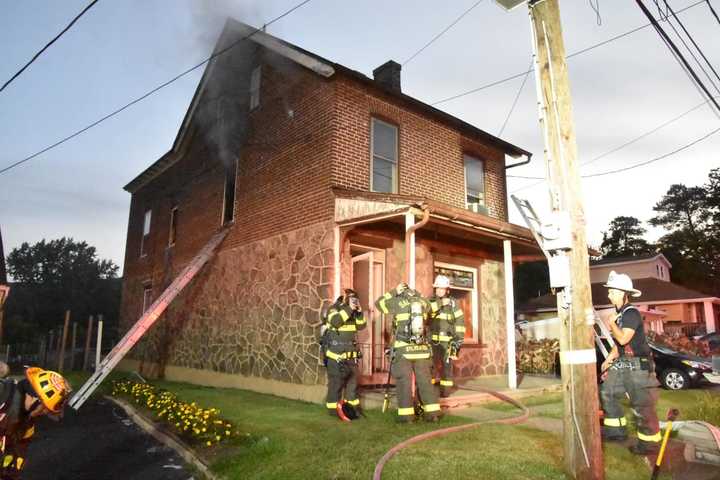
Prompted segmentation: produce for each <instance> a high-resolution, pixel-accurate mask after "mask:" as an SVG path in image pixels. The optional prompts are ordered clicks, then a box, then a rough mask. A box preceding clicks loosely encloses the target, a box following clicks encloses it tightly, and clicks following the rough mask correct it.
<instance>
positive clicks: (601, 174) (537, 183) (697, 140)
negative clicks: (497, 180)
mask: <svg viewBox="0 0 720 480" xmlns="http://www.w3.org/2000/svg"><path fill="white" fill-rule="evenodd" d="M706 103H707V102H702V103H700V104H698V105H695V106H694V107H693V108H691V109H690V110H687V111H686V112H684V113H682V114H680V115H678V116H677V117H675V118H673V119H671V120H668V121H667V122H665V123H663V124H661V125H658V126H657V127H655V128H654V129H652V130H650V131H648V132H645V133H643V134H642V135H640V136H639V137H636V138H634V139H633V140H630V141H629V142H626V143H624V144H622V145H620V146H618V147H616V148H614V149H612V150H610V151H608V152H605V153H603V154H602V155H599V156H597V157H595V158H593V159H592V160H590V161H588V162H585V163H583V164H582V166H586V165H589V164H591V163H593V162H595V161H597V160H600V159H601V158H603V157H606V156H608V155H610V154H611V153H615V152H617V151H618V150H620V149H622V148H625V147H627V146H628V145H631V144H633V143H635V142H637V141H639V140H641V139H643V138H645V137H647V136H648V135H650V134H652V133H655V132H657V131H658V130H660V129H661V128H663V127H666V126H668V125H669V124H671V123H673V122H675V121H677V120H679V119H680V118H682V117H684V116H685V115H688V114H689V113H691V112H693V111H695V110H697V109H698V108H700V107H702V106H704V105H705V104H706ZM718 131H720V127H718V128H716V129H715V130H712V131H710V132H709V133H707V134H705V135H703V136H702V137H700V138H698V139H696V140H693V141H692V142H690V143H687V144H685V145H683V146H682V147H679V148H677V149H675V150H673V151H671V152H668V153H665V154H663V155H660V156H659V157H655V158H652V159H650V160H646V161H644V162H640V163H636V164H634V165H629V166H627V167H622V168H618V169H613V170H607V171H605V172H599V173H592V174H588V175H581V178H593V177H601V176H604V175H610V174H613V173H619V172H624V171H627V170H632V169H634V168H638V167H642V166H645V165H649V164H651V163H654V162H657V161H659V160H663V159H665V158H667V157H670V156H672V155H674V154H676V153H678V152H681V151H683V150H686V149H688V148H690V147H692V146H693V145H695V144H697V143H700V142H702V141H703V140H705V139H707V138H709V137H711V136H712V135H715V134H716V133H717V132H718ZM508 178H519V179H524V180H539V181H538V182H535V183H532V184H530V185H525V186H523V187H520V188H518V189H516V190H513V192H512V193H516V192H519V191H520V190H525V189H527V188H531V187H534V186H536V185H540V184H541V183H543V182H545V181H546V178H545V177H532V176H522V175H508Z"/></svg>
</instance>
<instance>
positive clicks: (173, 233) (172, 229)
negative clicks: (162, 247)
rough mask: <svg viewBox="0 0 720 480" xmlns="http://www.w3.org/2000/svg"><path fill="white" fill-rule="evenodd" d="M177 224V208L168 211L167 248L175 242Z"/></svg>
mask: <svg viewBox="0 0 720 480" xmlns="http://www.w3.org/2000/svg"><path fill="white" fill-rule="evenodd" d="M177 222H178V207H173V208H172V209H171V210H170V238H169V239H168V246H170V247H172V246H173V245H175V240H177Z"/></svg>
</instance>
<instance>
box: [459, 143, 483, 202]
mask: <svg viewBox="0 0 720 480" xmlns="http://www.w3.org/2000/svg"><path fill="white" fill-rule="evenodd" d="M463 161H464V164H465V205H466V207H467V208H468V210H472V211H473V212H476V213H486V212H487V210H486V207H485V170H484V165H483V161H482V160H480V159H478V158H475V157H472V156H470V155H463Z"/></svg>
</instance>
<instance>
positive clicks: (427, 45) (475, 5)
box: [402, 0, 483, 67]
mask: <svg viewBox="0 0 720 480" xmlns="http://www.w3.org/2000/svg"><path fill="white" fill-rule="evenodd" d="M482 1H483V0H478V1H477V2H475V3H474V4H473V6H472V7H470V8H468V9H467V10H465V11H464V12H463V13H462V15H460V16H459V17H458V18H456V19H455V20H454V21H453V22H452V23H451V24H450V25H448V26H447V27H445V29H444V30H443V31H442V32H440V33H438V34H437V35H435V36H434V37H433V38H432V39H431V40H430V41H429V42H427V43H426V44H425V45H423V46H422V48H421V49H420V50H418V51H417V52H415V53H413V54H412V55H411V56H410V57H409V58H408V59H407V60H405V61H404V62H402V66H403V67H404V66H405V65H407V64H408V63H409V62H410V60H412V59H414V58H415V57H417V56H418V55H420V53H421V52H422V51H423V50H425V49H426V48H428V47H429V46H430V45H432V44H433V43H435V41H436V40H437V39H438V38H440V37H442V36H443V35H444V34H445V32H447V31H448V30H450V29H451V28H452V27H454V26H455V24H456V23H458V22H459V21H460V20H462V19H463V18H464V17H465V16H466V15H467V14H468V13H470V12H471V11H472V10H473V9H475V7H477V6H478V5H480V3H481V2H482Z"/></svg>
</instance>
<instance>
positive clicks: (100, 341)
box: [95, 315, 103, 372]
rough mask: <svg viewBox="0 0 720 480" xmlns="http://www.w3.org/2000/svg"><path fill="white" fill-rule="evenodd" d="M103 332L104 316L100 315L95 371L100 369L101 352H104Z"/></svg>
mask: <svg viewBox="0 0 720 480" xmlns="http://www.w3.org/2000/svg"><path fill="white" fill-rule="evenodd" d="M102 330H103V316H102V315H98V332H97V344H96V347H95V371H96V372H97V371H98V368H100V351H101V350H102Z"/></svg>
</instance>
